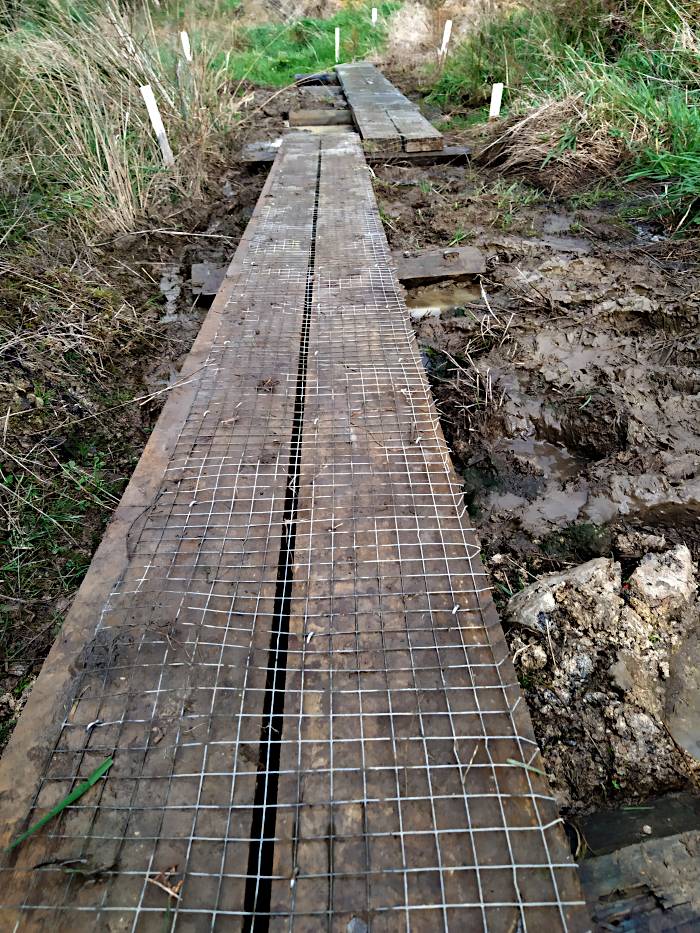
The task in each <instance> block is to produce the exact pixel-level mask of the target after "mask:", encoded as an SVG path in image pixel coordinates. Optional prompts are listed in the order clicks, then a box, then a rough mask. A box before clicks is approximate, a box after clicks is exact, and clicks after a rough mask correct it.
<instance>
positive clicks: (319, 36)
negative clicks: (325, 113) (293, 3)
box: [216, 0, 399, 87]
mask: <svg viewBox="0 0 700 933" xmlns="http://www.w3.org/2000/svg"><path fill="white" fill-rule="evenodd" d="M377 7H378V11H379V18H378V24H377V27H376V28H374V29H373V28H372V26H371V9H372V4H371V3H370V4H367V3H363V4H361V5H359V6H347V7H344V8H343V9H341V10H340V11H339V12H338V13H336V14H335V15H334V16H331V17H330V18H328V19H311V18H306V19H300V20H298V21H296V22H294V23H275V24H267V25H261V26H256V27H253V28H250V29H247V30H246V31H245V32H244V33H243V34H242V35H241V37H240V39H239V46H240V47H239V48H238V49H236V50H234V51H233V52H232V53H228V52H227V53H226V54H225V55H221V56H220V57H219V58H217V60H216V64H218V65H219V66H220V67H222V68H226V69H227V70H228V72H229V74H230V75H231V77H233V78H235V79H236V80H244V79H245V80H248V81H251V82H252V83H254V84H261V85H265V86H274V87H283V86H285V85H287V84H291V83H293V81H294V75H295V74H300V73H307V72H312V71H326V70H328V69H330V68H332V67H333V65H334V64H335V30H336V27H339V28H340V57H341V61H350V60H352V59H357V58H365V57H366V56H368V55H371V54H372V53H373V52H375V51H376V50H377V49H379V48H380V47H381V45H382V44H383V42H384V40H385V39H386V35H387V32H386V25H385V22H386V20H387V18H388V17H389V16H390V14H391V13H392V12H393V11H394V10H396V9H398V7H399V4H398V3H396V2H386V0H385V2H384V3H379V4H378V5H377Z"/></svg>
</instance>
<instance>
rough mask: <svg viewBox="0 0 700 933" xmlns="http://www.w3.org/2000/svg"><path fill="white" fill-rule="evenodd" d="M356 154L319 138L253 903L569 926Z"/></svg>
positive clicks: (278, 912)
mask: <svg viewBox="0 0 700 933" xmlns="http://www.w3.org/2000/svg"><path fill="white" fill-rule="evenodd" d="M364 165H365V162H364V159H363V157H362V152H361V149H360V146H359V142H358V140H357V137H353V136H351V135H348V136H345V137H342V138H339V137H338V138H336V139H330V138H327V139H324V140H323V141H322V144H321V171H320V177H319V189H318V221H317V237H316V248H315V260H314V271H313V297H312V301H311V308H312V309H313V313H312V315H311V317H310V331H309V356H308V370H307V375H306V393H305V407H304V415H303V419H304V426H305V427H304V442H303V447H302V455H301V470H300V476H299V484H298V489H299V501H298V513H297V514H298V517H297V522H296V528H295V555H294V579H293V586H292V595H291V600H290V604H291V605H290V624H289V650H288V654H287V657H286V668H287V680H286V688H287V698H286V704H285V725H284V732H283V737H282V743H281V744H282V749H281V760H280V775H279V787H278V801H277V805H278V810H277V822H276V828H275V837H276V842H275V850H274V864H273V867H272V872H271V874H272V877H273V880H272V896H271V904H270V909H271V912H272V913H273V915H274V916H276V917H278V918H280V920H279V925H280V927H281V926H283V923H282V920H281V918H282V917H287V916H289V914H290V913H292V914H293V916H294V923H293V928H294V929H297V928H299V929H304V930H316V929H320V928H324V929H325V928H328V929H334V930H342V931H345V930H348V929H349V930H354V929H366V928H369V926H370V924H371V928H372V929H373V930H377V931H394V930H408V929H412V930H435V929H441V930H443V929H444V930H446V929H454V930H477V929H479V930H481V929H490V930H515V929H517V928H518V927H519V926H520V927H522V928H525V927H527V929H532V930H540V929H546V930H552V931H554V930H564V929H567V930H569V931H578V930H583V929H585V928H586V925H587V924H586V919H585V914H584V911H583V910H582V907H581V904H582V902H581V897H580V892H579V891H578V889H577V882H576V876H575V871H574V869H573V865H572V861H571V857H570V854H569V852H568V847H567V845H566V842H565V840H564V837H563V833H562V832H561V827H560V826H556V825H555V823H556V807H555V805H554V803H553V801H552V800H551V797H549V795H548V793H547V790H546V787H545V783H544V781H543V780H542V779H541V777H540V776H539V775H538V772H537V771H534V770H533V771H527V770H526V769H524V768H513V767H508V766H507V765H506V760H507V759H508V758H509V757H511V758H515V759H516V760H518V761H522V760H523V757H522V756H523V755H525V756H526V760H527V762H528V763H530V762H531V761H532V759H531V755H532V754H533V753H534V751H535V749H536V746H535V744H534V740H533V739H532V733H531V727H530V725H529V722H528V721H527V717H526V712H525V707H524V703H523V702H522V700H520V701H518V699H517V695H516V694H517V689H518V688H517V682H516V680H515V675H514V672H513V671H512V667H511V666H510V662H509V661H508V657H507V649H506V646H505V643H504V640H503V635H502V633H501V630H500V628H499V626H498V624H497V622H495V619H494V617H493V616H492V615H491V612H492V610H491V609H490V606H491V604H490V603H489V602H488V597H487V595H486V593H485V592H484V586H483V585H482V584H484V583H485V577H484V570H483V567H482V565H481V564H480V562H479V560H478V557H477V556H476V552H477V546H476V544H475V542H474V539H473V537H471V535H470V533H467V532H466V530H465V525H463V524H462V521H461V519H460V514H461V512H462V511H463V505H461V504H460V503H462V496H461V487H460V484H459V481H458V479H457V477H456V476H455V474H454V472H453V470H452V468H451V466H450V463H449V458H448V455H447V451H446V446H445V442H444V438H443V437H442V433H441V431H440V427H439V421H438V418H437V415H436V412H435V409H434V406H433V403H432V399H431V395H430V390H429V388H428V385H427V382H426V376H425V372H424V369H423V366H422V364H421V362H420V357H419V354H418V350H417V347H416V344H415V340H414V338H413V335H412V330H411V325H410V322H409V319H408V315H407V313H406V309H405V307H404V305H403V302H402V299H401V294H400V289H399V286H398V284H397V282H396V279H395V277H394V275H393V273H392V271H391V267H390V256H389V250H388V246H387V243H386V238H385V236H384V233H383V230H382V225H381V220H380V217H379V212H378V209H377V205H376V201H375V199H374V196H373V193H372V188H371V182H370V179H369V175H368V173H367V172H366V171H364V170H363V169H364ZM339 191H340V192H342V202H339V197H338V192H339ZM477 684H478V686H477ZM479 711H481V712H479ZM486 711H488V712H486ZM484 720H488V721H489V722H491V721H493V723H494V725H495V723H498V725H497V726H496V728H497V729H498V735H499V738H498V739H497V740H495V741H492V740H490V739H489V738H487V736H486V735H485V733H484V730H485V729H486V730H488V728H489V726H488V725H487V724H486V722H485V721H484ZM523 742H524V743H525V744H521V743H523ZM530 743H532V744H530ZM526 747H527V749H528V750H527V752H526V751H525V748H526ZM460 763H461V764H460ZM532 763H533V764H534V765H535V767H541V762H539V760H538V759H537V758H535V759H534V761H533V762H532ZM540 774H541V772H540ZM499 800H500V801H507V803H506V804H505V806H506V807H507V810H508V814H510V816H511V818H512V819H513V825H514V826H517V831H516V832H510V835H509V830H508V829H507V828H506V825H507V822H508V817H507V816H506V814H505V812H504V811H503V810H501V809H499V806H498V804H497V801H499ZM480 802H481V805H482V807H483V812H481V813H479V811H480ZM470 821H473V822H470ZM550 821H553V822H551V823H550ZM472 826H477V827H478V828H479V829H478V830H477V831H476V832H472V830H471V827H472ZM536 827H537V828H536ZM509 845H513V846H515V847H516V849H517V852H518V855H517V856H515V858H516V859H517V863H518V866H519V867H518V868H517V869H515V870H510V869H503V870H501V869H500V868H499V867H497V866H505V865H509V864H510V861H511V858H512V856H511V855H510V854H509ZM545 853H547V854H545ZM550 860H551V862H553V863H555V864H556V866H557V867H556V868H550ZM480 885H481V888H480ZM483 891H487V892H488V893H487V894H486V895H485V896H484V894H483V893H481V892H483ZM489 901H490V902H491V903H490V904H489V903H488V902H489ZM496 904H497V905H498V906H495V905H496Z"/></svg>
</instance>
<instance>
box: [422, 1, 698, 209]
mask: <svg viewBox="0 0 700 933" xmlns="http://www.w3.org/2000/svg"><path fill="white" fill-rule="evenodd" d="M699 14H700V5H699V4H698V3H697V0H691V2H689V3H686V4H684V5H683V6H682V7H679V6H676V5H675V3H674V0H658V2H654V3H653V4H652V3H651V2H648V0H630V2H627V3H625V2H617V3H614V4H612V6H611V4H603V3H600V2H598V0H574V2H571V3H567V4H563V3H559V2H556V0H553V2H550V3H548V4H545V5H543V6H542V7H541V8H540V9H539V10H535V11H533V10H531V9H527V10H525V9H522V8H516V9H515V10H512V11H510V12H508V13H501V14H498V15H496V16H494V17H492V18H490V19H488V20H486V21H485V22H484V24H483V27H482V28H481V29H480V30H479V31H477V32H475V33H474V34H472V35H471V36H470V37H469V38H468V39H467V40H466V41H465V42H464V43H463V44H462V45H461V46H459V47H458V48H457V49H456V51H455V53H454V54H453V55H452V57H451V58H449V59H448V62H447V65H446V68H445V71H444V73H443V74H442V76H441V78H440V80H439V81H438V83H437V85H436V87H435V89H434V91H433V98H434V99H435V100H436V101H437V102H438V103H440V104H442V105H443V106H446V107H450V108H456V107H457V106H460V105H461V106H462V107H476V106H482V105H483V104H484V102H485V101H486V100H487V99H488V95H489V94H490V88H491V84H492V83H493V82H495V81H504V82H505V84H506V92H505V97H504V102H505V107H506V113H507V112H508V111H510V113H511V115H513V114H526V113H529V112H531V111H532V110H533V108H543V107H545V106H549V105H551V103H552V101H561V102H571V103H572V105H571V106H569V107H568V108H553V109H552V110H551V111H550V113H551V123H552V125H551V132H550V133H549V137H548V138H547V137H546V134H544V135H545V138H539V139H536V140H534V142H536V143H538V144H539V145H537V147H536V149H535V151H534V152H533V155H532V158H533V159H537V160H539V163H540V164H539V166H537V168H539V170H544V169H546V168H547V166H548V165H549V166H550V168H552V169H553V168H554V164H555V163H560V164H562V163H565V162H566V161H567V160H572V159H578V160H579V162H578V164H579V166H582V162H583V157H584V155H585V154H586V152H589V153H590V155H591V158H595V153H596V152H603V151H604V152H605V154H606V155H605V158H606V160H608V161H610V160H613V161H614V162H615V163H616V164H615V169H616V171H617V172H618V173H619V174H620V176H621V177H622V178H623V179H624V180H625V181H627V182H637V183H640V182H641V183H647V184H649V185H650V186H651V185H653V186H655V188H656V196H655V199H654V201H653V203H652V204H650V210H652V211H657V212H658V213H660V214H661V215H666V216H667V217H669V219H670V220H672V222H673V223H674V224H675V225H676V226H678V227H680V226H683V225H685V224H689V223H697V222H699V221H700V86H699V82H698V74H699V73H700V31H699V30H698V26H697V24H698V21H699ZM559 115H562V116H561V117H560V116H559ZM524 128H525V124H523V129H524ZM537 132H538V133H539V134H540V137H542V136H543V132H542V126H541V125H537ZM532 142H533V140H532V138H531V137H527V138H526V139H525V138H524V139H523V146H525V145H531V144H532ZM511 144H512V145H513V146H515V145H517V136H516V135H514V136H513V140H512V143H511ZM541 149H545V153H546V154H545V155H544V156H542V154H541ZM608 184H609V183H608Z"/></svg>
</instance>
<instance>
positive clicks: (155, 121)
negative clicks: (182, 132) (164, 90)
mask: <svg viewBox="0 0 700 933" xmlns="http://www.w3.org/2000/svg"><path fill="white" fill-rule="evenodd" d="M140 90H141V94H142V95H143V99H144V100H145V102H146V110H148V116H149V117H150V118H151V126H152V127H153V132H154V133H155V134H156V139H157V140H158V144H159V145H160V151H161V152H162V153H163V163H164V164H165V165H167V166H168V167H170V166H172V165H175V158H174V157H173V150H172V149H171V148H170V143H169V142H168V137H167V136H166V135H165V127H164V126H163V118H162V117H161V115H160V110H159V109H158V104H157V103H156V99H155V97H154V95H153V88H152V87H151V85H150V84H144V86H143V87H142V88H141V89H140Z"/></svg>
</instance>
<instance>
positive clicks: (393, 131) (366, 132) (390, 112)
mask: <svg viewBox="0 0 700 933" xmlns="http://www.w3.org/2000/svg"><path fill="white" fill-rule="evenodd" d="M336 73H337V75H338V79H339V80H340V84H341V86H342V88H343V92H344V94H345V97H346V98H347V101H348V104H349V105H350V107H351V108H352V110H353V114H354V117H355V124H356V126H357V128H358V130H359V132H360V135H361V136H362V140H363V143H364V147H365V150H366V151H376V150H378V149H385V150H391V149H403V150H405V151H406V152H420V151H430V150H440V149H442V147H443V144H444V143H443V137H442V133H440V132H438V130H436V129H435V127H433V126H432V125H431V124H430V123H429V122H428V120H426V119H425V117H424V116H423V114H422V113H421V112H420V110H418V108H417V107H416V106H415V104H413V103H412V102H411V101H410V100H409V99H408V98H407V97H405V96H404V95H403V94H402V93H401V92H400V91H399V90H398V88H395V87H394V85H393V84H391V82H390V81H388V80H387V79H386V78H385V77H384V75H383V74H382V73H381V72H380V71H379V70H378V69H377V68H376V67H375V66H374V65H371V64H369V63H368V62H357V63H354V64H350V65H336Z"/></svg>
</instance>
